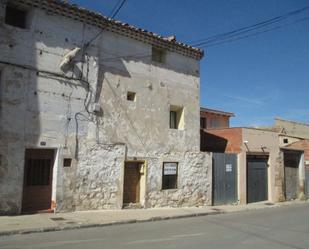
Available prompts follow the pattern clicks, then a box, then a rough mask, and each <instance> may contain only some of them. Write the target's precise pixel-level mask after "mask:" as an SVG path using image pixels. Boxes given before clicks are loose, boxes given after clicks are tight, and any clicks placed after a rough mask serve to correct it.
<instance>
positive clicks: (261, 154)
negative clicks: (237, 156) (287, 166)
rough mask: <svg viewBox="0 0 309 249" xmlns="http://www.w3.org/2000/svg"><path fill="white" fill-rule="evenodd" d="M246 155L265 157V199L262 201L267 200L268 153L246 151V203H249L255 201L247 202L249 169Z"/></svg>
mask: <svg viewBox="0 0 309 249" xmlns="http://www.w3.org/2000/svg"><path fill="white" fill-rule="evenodd" d="M248 157H264V158H267V166H266V170H265V172H266V181H265V183H266V200H264V201H268V200H269V175H270V173H269V169H270V167H269V159H270V154H269V153H246V203H247V204H249V203H256V202H249V198H248V195H249V191H248V182H249V177H248V175H249V170H248V168H249V167H248Z"/></svg>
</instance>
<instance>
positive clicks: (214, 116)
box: [200, 107, 235, 129]
mask: <svg viewBox="0 0 309 249" xmlns="http://www.w3.org/2000/svg"><path fill="white" fill-rule="evenodd" d="M200 113H201V117H200V127H201V129H212V128H228V127H230V118H231V117H234V116H235V115H234V113H231V112H224V111H219V110H213V109H209V108H204V107H201V111H200Z"/></svg>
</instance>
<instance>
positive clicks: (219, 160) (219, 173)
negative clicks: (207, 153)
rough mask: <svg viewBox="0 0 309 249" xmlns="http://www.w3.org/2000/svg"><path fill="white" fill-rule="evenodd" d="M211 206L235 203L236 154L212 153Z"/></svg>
mask: <svg viewBox="0 0 309 249" xmlns="http://www.w3.org/2000/svg"><path fill="white" fill-rule="evenodd" d="M212 160H213V161H212V162H213V164H212V165H213V171H212V172H213V178H212V179H213V181H212V184H213V188H212V191H213V195H212V196H213V197H212V202H213V205H224V204H231V203H235V202H237V154H225V153H213V156H212Z"/></svg>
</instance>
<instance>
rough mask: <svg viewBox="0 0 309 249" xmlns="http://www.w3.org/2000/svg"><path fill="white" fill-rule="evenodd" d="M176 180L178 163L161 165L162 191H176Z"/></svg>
mask: <svg viewBox="0 0 309 249" xmlns="http://www.w3.org/2000/svg"><path fill="white" fill-rule="evenodd" d="M177 178H178V163H176V162H165V163H163V173H162V189H176V188H177Z"/></svg>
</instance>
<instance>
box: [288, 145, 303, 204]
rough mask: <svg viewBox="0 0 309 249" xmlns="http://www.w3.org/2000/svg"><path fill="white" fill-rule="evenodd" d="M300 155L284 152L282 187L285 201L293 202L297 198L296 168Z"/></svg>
mask: <svg viewBox="0 0 309 249" xmlns="http://www.w3.org/2000/svg"><path fill="white" fill-rule="evenodd" d="M300 156H301V154H300V153H298V152H294V151H285V152H284V185H285V199H286V200H293V199H297V197H298V193H299V190H298V184H299V181H298V178H299V176H298V166H299V161H300Z"/></svg>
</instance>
